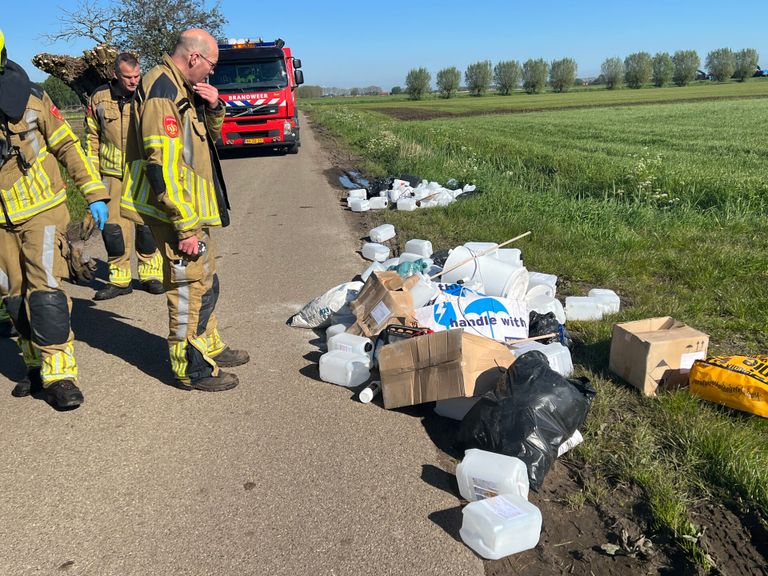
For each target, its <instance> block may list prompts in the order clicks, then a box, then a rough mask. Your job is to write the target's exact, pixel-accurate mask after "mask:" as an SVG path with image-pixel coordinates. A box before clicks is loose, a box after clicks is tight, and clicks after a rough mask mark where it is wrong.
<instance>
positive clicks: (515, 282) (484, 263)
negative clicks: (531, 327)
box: [442, 246, 528, 299]
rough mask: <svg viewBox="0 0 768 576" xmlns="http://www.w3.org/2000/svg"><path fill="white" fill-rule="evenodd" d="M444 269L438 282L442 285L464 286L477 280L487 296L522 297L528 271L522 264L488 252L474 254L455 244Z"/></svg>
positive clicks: (526, 283) (525, 287) (526, 284)
mask: <svg viewBox="0 0 768 576" xmlns="http://www.w3.org/2000/svg"><path fill="white" fill-rule="evenodd" d="M468 259H469V261H467V260H468ZM462 262H464V263H463V264H461V265H459V264H460V263H462ZM454 267H456V268H454ZM444 269H445V270H448V272H446V273H445V274H443V277H442V282H445V283H446V284H447V283H451V282H459V281H464V283H465V285H469V284H471V283H473V282H475V281H478V280H479V281H480V282H481V283H482V285H483V293H484V294H486V295H488V296H502V297H504V298H512V299H524V298H525V292H526V289H527V287H528V270H527V269H526V268H525V267H523V266H513V265H511V264H507V263H506V262H502V261H501V260H499V259H497V258H494V257H493V256H490V255H487V256H480V257H474V255H473V253H472V252H471V251H470V250H469V249H468V248H466V247H465V246H458V247H456V248H454V249H453V250H451V253H450V254H449V255H448V259H447V260H446V261H445V266H444Z"/></svg>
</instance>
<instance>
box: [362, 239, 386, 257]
mask: <svg viewBox="0 0 768 576" xmlns="http://www.w3.org/2000/svg"><path fill="white" fill-rule="evenodd" d="M363 258H365V259H366V260H374V261H375V262H384V260H386V259H387V258H389V248H387V247H386V246H384V244H377V243H375V242H366V243H365V244H363Z"/></svg>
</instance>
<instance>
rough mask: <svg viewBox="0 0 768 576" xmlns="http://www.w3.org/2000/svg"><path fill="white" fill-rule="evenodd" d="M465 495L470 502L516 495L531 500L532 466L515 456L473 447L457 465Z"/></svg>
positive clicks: (457, 475)
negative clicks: (530, 469)
mask: <svg viewBox="0 0 768 576" xmlns="http://www.w3.org/2000/svg"><path fill="white" fill-rule="evenodd" d="M456 481H457V482H458V483H459V492H460V493H461V496H462V498H464V499H465V500H467V501H469V502H474V501H476V500H482V499H483V498H492V497H493V496H498V495H499V494H514V495H515V496H520V497H521V498H523V499H525V500H527V499H528V468H526V466H525V462H523V461H522V460H520V459H519V458H515V457H514V456H505V455H504V454H496V453H495V452H487V451H486V450H478V449H477V448H470V449H469V450H467V451H466V452H464V459H463V460H462V461H461V462H460V463H459V465H458V466H456Z"/></svg>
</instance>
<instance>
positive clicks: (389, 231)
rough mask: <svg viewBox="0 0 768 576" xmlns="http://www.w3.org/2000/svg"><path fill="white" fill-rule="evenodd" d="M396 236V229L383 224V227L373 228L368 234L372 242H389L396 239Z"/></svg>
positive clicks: (390, 225)
mask: <svg viewBox="0 0 768 576" xmlns="http://www.w3.org/2000/svg"><path fill="white" fill-rule="evenodd" d="M395 235H396V232H395V227H394V226H393V225H392V224H382V225H381V226H376V228H372V229H371V231H370V232H368V237H369V238H370V239H371V242H386V241H387V240H390V239H392V238H394V237H395Z"/></svg>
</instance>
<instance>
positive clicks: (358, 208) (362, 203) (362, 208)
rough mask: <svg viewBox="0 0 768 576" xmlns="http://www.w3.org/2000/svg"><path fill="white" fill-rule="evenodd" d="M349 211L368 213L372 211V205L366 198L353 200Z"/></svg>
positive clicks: (350, 202)
mask: <svg viewBox="0 0 768 576" xmlns="http://www.w3.org/2000/svg"><path fill="white" fill-rule="evenodd" d="M349 209H350V210H352V212H367V211H368V210H370V209H371V204H370V203H369V202H368V200H365V199H364V198H352V199H351V200H350V201H349Z"/></svg>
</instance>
